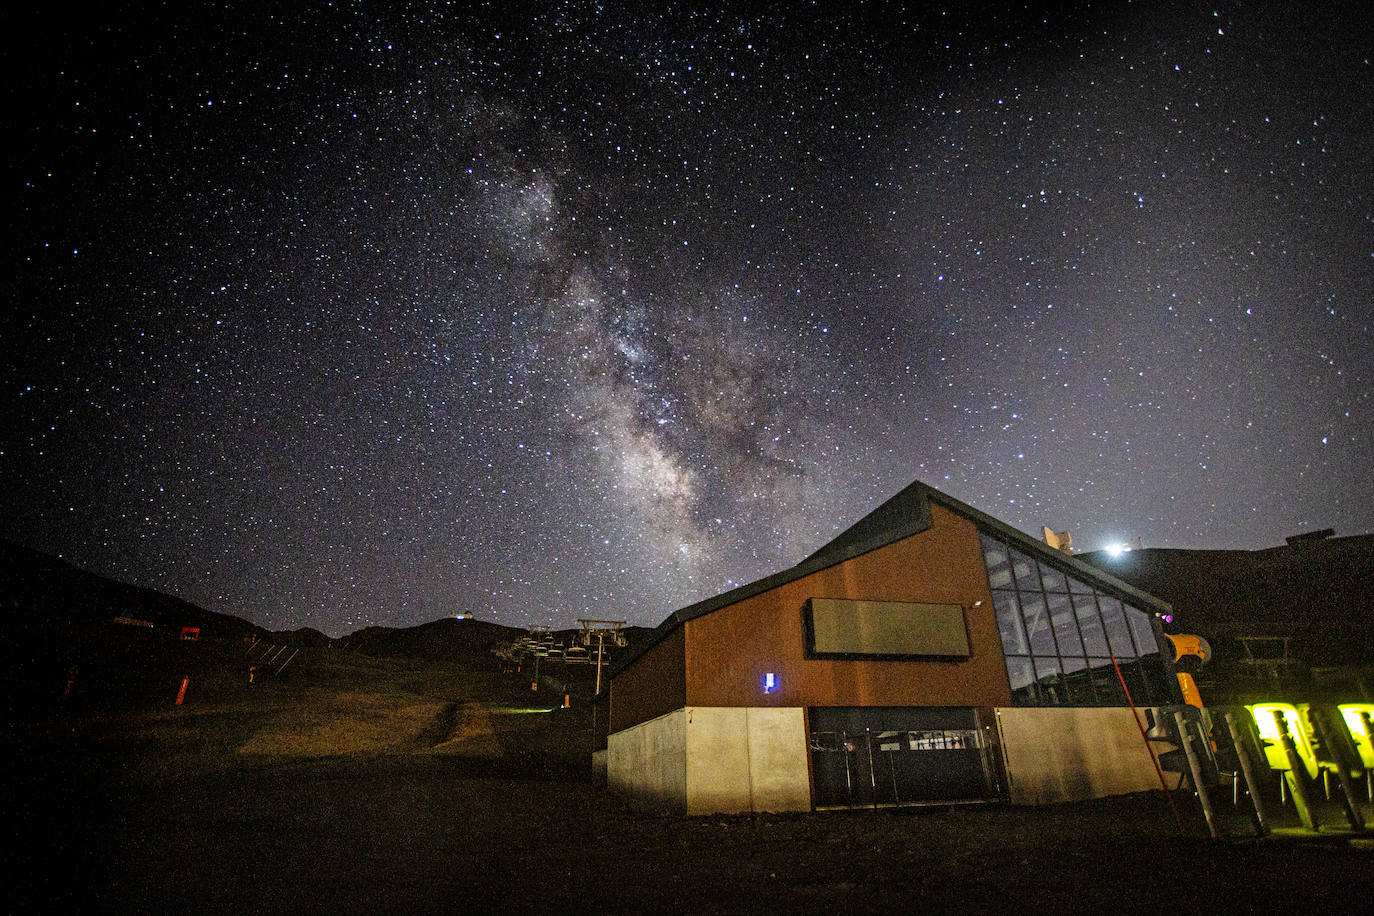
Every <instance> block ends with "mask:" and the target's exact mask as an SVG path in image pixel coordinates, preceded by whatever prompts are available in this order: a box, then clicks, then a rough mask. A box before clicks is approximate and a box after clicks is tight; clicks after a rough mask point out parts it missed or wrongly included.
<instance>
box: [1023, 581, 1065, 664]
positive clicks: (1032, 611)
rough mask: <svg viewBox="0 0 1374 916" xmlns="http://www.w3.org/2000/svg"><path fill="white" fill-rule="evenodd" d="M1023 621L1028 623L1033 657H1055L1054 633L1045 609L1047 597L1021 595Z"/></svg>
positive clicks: (1028, 634) (1038, 594)
mask: <svg viewBox="0 0 1374 916" xmlns="http://www.w3.org/2000/svg"><path fill="white" fill-rule="evenodd" d="M1021 619H1023V620H1025V621H1026V635H1027V636H1028V637H1030V650H1031V654H1032V655H1055V654H1056V652H1055V648H1054V633H1053V631H1052V630H1051V628H1050V615H1049V613H1048V611H1046V609H1045V596H1044V595H1041V594H1040V593H1039V592H1036V593H1035V594H1033V595H1027V594H1026V593H1025V592H1022V593H1021Z"/></svg>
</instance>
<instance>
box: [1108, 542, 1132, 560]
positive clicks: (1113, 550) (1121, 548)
mask: <svg viewBox="0 0 1374 916" xmlns="http://www.w3.org/2000/svg"><path fill="white" fill-rule="evenodd" d="M1130 549H1131V548H1129V547H1127V546H1126V545H1125V544H1108V545H1107V553H1109V554H1111V555H1112V556H1114V557H1119V556H1121V555H1122V554H1123V553H1125V552H1126V551H1128V550H1130Z"/></svg>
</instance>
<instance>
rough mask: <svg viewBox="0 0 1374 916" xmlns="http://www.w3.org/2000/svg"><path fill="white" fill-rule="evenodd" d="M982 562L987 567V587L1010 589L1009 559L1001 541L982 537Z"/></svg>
mask: <svg viewBox="0 0 1374 916" xmlns="http://www.w3.org/2000/svg"><path fill="white" fill-rule="evenodd" d="M983 562H985V563H986V564H987V567H988V585H990V586H991V587H993V588H1011V587H1012V581H1011V557H1009V556H1008V555H1007V548H1006V545H1004V544H1003V543H1002V542H1001V541H996V540H993V539H992V538H990V537H988V536H986V535H984V536H983Z"/></svg>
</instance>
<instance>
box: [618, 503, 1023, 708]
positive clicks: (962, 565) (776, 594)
mask: <svg viewBox="0 0 1374 916" xmlns="http://www.w3.org/2000/svg"><path fill="white" fill-rule="evenodd" d="M931 516H932V519H931V520H932V523H933V524H932V526H931V528H930V529H929V530H927V531H923V532H921V533H919V534H915V535H912V536H911V537H909V538H905V539H904V540H901V541H898V542H896V543H893V544H889V545H887V546H886V547H881V548H879V549H877V550H874V551H871V552H870V553H866V554H863V555H861V556H857V557H854V558H852V559H849V560H845V561H844V562H842V563H839V564H837V565H835V566H832V567H830V568H828V569H823V570H820V571H819V572H815V573H812V574H811V575H809V576H805V577H803V578H801V579H797V580H795V581H793V582H788V583H786V584H784V585H781V586H779V587H777V588H775V589H772V590H771V591H767V592H764V593H762V594H759V595H755V596H753V597H752V598H746V599H744V600H743V601H740V602H739V603H737V604H733V605H730V606H728V607H724V608H721V609H719V610H717V611H714V612H712V613H710V614H707V615H705V616H702V617H698V618H696V619H694V620H689V621H687V622H686V623H685V624H684V625H683V627H682V629H681V632H683V633H685V635H686V640H685V643H686V644H685V679H686V696H685V698H683V699H682V701H681V702H679V701H678V699H677V698H676V697H674V698H673V699H672V700H667V699H665V700H664V701H663V702H664V703H666V704H668V705H672V704H674V703H675V704H676V705H679V706H680V705H687V704H690V705H692V706H1009V705H1011V693H1010V689H1009V687H1008V685H1007V673H1006V667H1005V665H1004V663H1003V659H1002V647H1001V642H1000V639H999V637H998V635H997V621H996V617H995V616H994V614H993V608H992V595H991V593H990V592H989V591H988V580H987V572H986V568H985V567H984V565H983V552H982V547H981V545H980V543H979V540H978V530H977V528H976V527H975V526H974V524H973V523H972V522H970V521H968V520H967V519H965V518H963V517H961V516H959V515H956V514H954V513H953V512H951V511H949V510H948V509H945V508H944V507H943V506H940V505H938V504H932V505H931ZM811 597H821V598H858V599H868V600H874V601H914V602H928V603H932V604H959V605H963V606H964V608H965V614H966V615H967V617H966V619H967V624H968V633H969V641H970V645H971V647H972V655H971V656H970V657H969V658H968V659H963V660H954V661H943V660H940V661H936V660H931V661H924V660H922V661H873V660H849V659H808V658H806V657H805V637H804V632H803V625H802V605H803V604H804V603H805V602H806V600H807V599H808V598H811ZM977 602H982V604H981V605H980V606H978V607H975V606H974V605H975V604H976V603H977ZM666 644H667V641H665V645H666ZM657 648H659V647H656V649H657ZM675 651H681V650H680V649H679V650H675ZM646 657H647V656H646ZM642 661H643V659H641V662H642ZM634 667H635V668H640V667H642V666H641V665H638V664H637V665H635V666H634ZM645 671H647V669H645V670H644V671H640V672H639V673H638V675H637V676H638V677H641V678H642V677H643V676H644V674H645ZM659 672H661V673H662V675H663V676H662V678H660V677H658V673H659ZM768 672H772V673H773V675H774V677H775V679H776V683H777V688H776V689H775V690H774V691H773V692H772V693H767V694H765V693H764V692H763V686H762V685H763V676H764V674H765V673H768ZM629 673H630V671H629V670H627V671H626V672H623V673H622V674H621V676H620V677H618V678H616V693H615V702H617V703H618V702H619V698H620V697H621V696H622V693H621V678H623V677H624V676H625V674H629ZM670 677H671V675H670V674H669V672H668V671H667V670H666V668H663V667H662V666H661V664H660V666H658V667H657V670H656V672H655V676H654V678H653V680H652V681H651V682H649V681H637V682H636V684H635V686H634V687H631V686H630V685H629V684H626V685H625V686H626V690H625V694H624V695H634V694H640V693H649V694H654V693H658V694H665V693H669V692H674V686H673V680H671V679H670ZM648 699H654V697H649V698H648ZM673 708H675V706H674V707H673ZM663 711H665V712H666V711H667V709H664V710H663ZM657 714H658V713H655V715H657ZM646 718H647V717H646ZM619 721H621V720H620V718H619V716H618V715H616V714H615V713H613V719H612V722H613V727H616V728H622V727H624V726H622V725H615V724H614V723H616V722H619ZM641 721H642V720H641Z"/></svg>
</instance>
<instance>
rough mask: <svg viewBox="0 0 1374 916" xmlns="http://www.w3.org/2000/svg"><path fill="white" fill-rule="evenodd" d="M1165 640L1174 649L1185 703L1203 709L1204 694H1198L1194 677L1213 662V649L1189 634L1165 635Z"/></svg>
mask: <svg viewBox="0 0 1374 916" xmlns="http://www.w3.org/2000/svg"><path fill="white" fill-rule="evenodd" d="M1164 638H1165V639H1167V640H1168V641H1169V643H1170V644H1171V645H1172V646H1173V647H1174V669H1175V676H1176V677H1177V678H1178V689H1179V691H1180V692H1181V693H1182V694H1183V702H1185V703H1187V704H1188V705H1189V706H1196V707H1197V708H1198V709H1202V708H1203V707H1202V694H1201V693H1199V692H1198V689H1197V681H1195V680H1193V675H1194V674H1195V673H1197V671H1198V669H1200V668H1201V667H1202V666H1203V665H1205V664H1207V663H1208V662H1209V661H1211V660H1212V647H1211V646H1210V645H1208V643H1207V640H1205V639H1203V638H1202V637H1201V636H1192V635H1190V634H1187V633H1165V634H1164Z"/></svg>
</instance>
